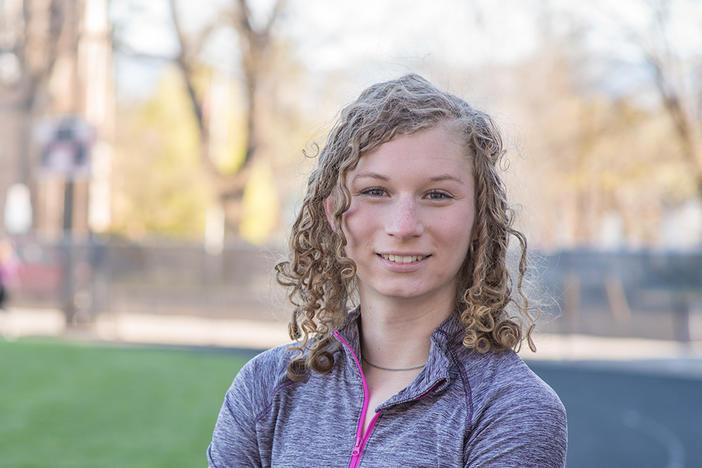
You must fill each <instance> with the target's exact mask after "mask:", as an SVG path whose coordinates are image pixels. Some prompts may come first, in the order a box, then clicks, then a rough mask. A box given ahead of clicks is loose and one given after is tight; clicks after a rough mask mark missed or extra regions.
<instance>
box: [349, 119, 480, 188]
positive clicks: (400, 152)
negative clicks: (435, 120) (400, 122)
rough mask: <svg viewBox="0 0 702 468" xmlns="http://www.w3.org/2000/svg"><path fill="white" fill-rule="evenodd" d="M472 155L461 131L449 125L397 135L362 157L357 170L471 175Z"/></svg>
mask: <svg viewBox="0 0 702 468" xmlns="http://www.w3.org/2000/svg"><path fill="white" fill-rule="evenodd" d="M471 167H472V164H471V158H470V156H469V152H468V151H467V150H466V148H465V146H464V144H463V143H462V142H461V140H460V137H459V134H458V132H457V130H455V129H452V128H451V127H449V126H448V125H446V124H443V125H437V126H435V127H431V128H429V129H425V130H420V131H418V132H415V133H412V134H406V135H405V134H402V135H397V136H395V137H394V138H393V139H392V140H390V141H388V142H386V143H383V144H382V145H380V146H379V147H377V148H375V149H374V150H373V151H371V152H369V153H367V154H365V155H363V156H361V158H360V159H359V161H358V165H357V166H356V169H355V170H354V171H353V173H359V172H364V171H368V170H373V171H383V172H387V173H390V174H393V173H397V172H398V171H408V170H413V169H414V170H415V171H417V172H420V173H422V174H426V175H428V176H429V177H431V176H432V175H433V174H434V173H447V172H448V173H454V175H459V174H470V173H471V172H472V171H471Z"/></svg>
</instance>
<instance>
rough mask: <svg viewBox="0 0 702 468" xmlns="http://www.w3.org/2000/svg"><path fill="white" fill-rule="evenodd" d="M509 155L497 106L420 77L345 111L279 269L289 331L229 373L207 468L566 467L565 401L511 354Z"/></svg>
mask: <svg viewBox="0 0 702 468" xmlns="http://www.w3.org/2000/svg"><path fill="white" fill-rule="evenodd" d="M502 154H503V147H502V142H501V137H500V135H499V133H498V131H497V129H496V127H495V125H494V124H493V122H492V120H491V119H490V117H488V116H487V115H486V114H484V113H482V112H480V111H477V110H475V109H473V108H472V107H471V106H469V105H468V104H467V103H466V102H464V101H463V100H461V99H459V98H457V97H455V96H453V95H451V94H448V93H446V92H443V91H441V90H438V89H437V88H435V87H434V86H433V85H432V84H431V83H429V82H428V81H426V80H425V79H423V78H421V77H419V76H417V75H407V76H404V77H402V78H399V79H397V80H393V81H389V82H384V83H378V84H375V85H373V86H371V87H370V88H368V89H366V90H365V91H364V92H363V93H362V94H361V95H360V97H359V98H358V99H357V100H356V101H355V102H353V103H352V104H350V105H349V106H348V107H346V108H345V109H344V110H343V112H342V114H341V117H340V119H339V122H338V123H337V124H336V125H335V127H334V128H333V129H332V131H331V133H330V136H329V140H328V142H327V144H326V146H325V147H324V148H323V149H322V151H321V154H320V156H319V164H318V167H317V169H316V170H315V171H314V172H313V173H312V175H311V176H310V179H309V184H308V188H307V195H306V197H305V199H304V203H303V206H302V208H301V210H300V213H299V215H298V218H297V221H296V222H295V224H294V226H293V229H292V235H291V239H290V246H291V255H290V259H289V260H288V261H285V262H282V263H280V264H278V265H277V267H276V269H277V272H278V280H279V282H280V283H281V284H283V285H285V286H287V287H289V288H290V300H291V301H292V303H293V304H294V306H295V308H294V312H293V316H292V320H291V322H290V335H291V337H292V338H293V339H294V340H296V342H295V344H293V345H292V346H282V347H279V348H276V349H272V350H269V351H267V352H265V353H263V354H260V355H258V356H257V357H256V358H254V359H252V360H251V361H250V362H249V363H248V364H246V365H245V366H244V367H243V368H242V370H241V371H240V372H239V374H238V375H237V376H236V378H235V380H234V383H233V384H232V386H231V388H230V389H229V391H228V392H227V394H226V396H225V400H224V404H223V405H222V409H221V411H220V414H219V418H218V420H217V424H216V426H215V429H214V434H213V437H212V443H211V444H210V447H209V449H208V452H207V454H208V461H209V466H211V467H232V466H242V467H243V466H247V467H249V466H257V467H269V466H290V467H303V466H305V467H307V466H315V467H346V466H349V467H358V466H367V467H400V466H401V467H418V466H423V467H424V466H446V467H449V466H450V467H456V466H466V467H486V466H500V467H510V466H520V467H524V466H534V467H542V468H543V467H561V466H564V465H565V455H566V445H567V428H566V414H565V410H564V408H563V405H562V404H561V402H560V400H559V398H558V396H557V395H556V394H555V393H554V392H553V390H552V389H551V388H550V387H549V386H548V385H546V384H545V383H544V382H543V381H541V380H540V379H539V378H538V377H537V376H536V375H535V374H533V373H532V372H531V371H530V370H529V368H528V367H527V366H526V365H525V364H524V363H523V362H522V360H521V359H520V358H519V357H518V356H517V354H516V353H515V352H514V349H515V348H518V347H519V345H520V343H521V342H522V341H523V340H527V342H528V344H529V346H530V347H531V348H533V343H532V341H531V337H530V333H531V330H532V328H533V314H532V313H531V311H530V308H529V306H528V303H527V301H526V298H525V297H524V294H523V293H522V288H521V284H522V277H523V275H524V273H525V269H526V260H525V259H526V257H525V254H526V240H525V239H524V236H523V235H522V234H521V233H519V232H518V231H516V230H515V229H513V228H512V227H511V226H512V214H511V211H510V208H509V206H508V204H507V200H506V198H505V190H504V187H503V184H502V182H501V180H500V177H499V174H498V169H497V165H498V161H499V160H500V158H501V156H502ZM510 236H512V237H514V238H515V239H516V240H517V241H518V243H519V247H520V248H521V253H522V255H521V260H520V263H519V268H518V272H517V278H516V281H515V283H514V285H515V287H516V291H512V286H513V281H512V280H513V279H512V278H511V276H510V273H509V271H508V269H507V267H506V265H505V256H506V252H507V244H508V241H509V238H510ZM513 292H515V293H516V295H513Z"/></svg>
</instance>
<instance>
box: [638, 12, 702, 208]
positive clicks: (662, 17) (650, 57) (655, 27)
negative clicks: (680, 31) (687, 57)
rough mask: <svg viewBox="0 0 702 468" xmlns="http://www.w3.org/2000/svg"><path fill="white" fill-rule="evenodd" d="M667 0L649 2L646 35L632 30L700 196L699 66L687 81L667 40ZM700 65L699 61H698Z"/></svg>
mask: <svg viewBox="0 0 702 468" xmlns="http://www.w3.org/2000/svg"><path fill="white" fill-rule="evenodd" d="M670 8H671V2H670V0H656V1H652V2H650V11H651V27H650V31H649V34H648V35H647V37H642V36H638V37H636V36H635V35H633V34H632V36H633V37H634V38H635V39H638V40H637V43H638V44H639V45H640V47H641V49H642V51H643V54H644V57H645V59H646V62H647V63H648V65H649V66H650V67H651V69H652V71H653V81H654V83H655V87H656V90H657V91H658V95H659V97H660V100H661V102H662V104H663V108H664V109H665V111H666V113H667V115H668V117H669V119H670V122H671V124H672V126H673V129H674V130H675V134H676V135H677V137H678V143H679V146H680V153H681V155H682V157H683V159H684V160H685V162H686V164H687V166H688V167H689V169H690V173H691V174H692V176H693V177H694V179H695V185H696V187H697V195H698V197H699V198H700V199H701V200H702V81H700V80H699V72H700V70H699V68H698V69H697V70H696V74H697V79H696V82H694V81H693V82H692V83H689V86H690V87H691V88H692V89H688V84H686V81H687V80H686V78H687V77H686V76H685V75H686V74H695V70H688V71H687V72H686V71H685V66H684V64H683V63H682V62H683V60H682V59H681V57H680V55H679V54H678V53H677V52H676V50H675V48H674V46H673V44H672V43H671V41H670ZM701 65H702V64H701ZM692 68H695V67H692Z"/></svg>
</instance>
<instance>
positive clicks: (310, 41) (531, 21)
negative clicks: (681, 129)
mask: <svg viewBox="0 0 702 468" xmlns="http://www.w3.org/2000/svg"><path fill="white" fill-rule="evenodd" d="M230 3H231V2H230V1H226V0H210V1H209V2H184V1H181V2H180V3H179V6H180V9H181V11H182V18H183V22H184V25H185V27H186V28H187V29H190V30H196V29H197V28H198V27H200V26H201V25H202V24H205V23H207V22H208V21H210V20H211V19H212V18H213V17H216V16H217V15H218V14H220V11H221V6H222V5H224V6H227V5H229V4H230ZM250 3H251V4H252V7H253V8H254V10H253V11H254V13H255V14H256V16H257V17H258V18H260V20H259V21H263V20H264V18H265V17H266V15H267V14H268V12H269V11H270V6H271V5H272V0H257V1H255V2H250ZM654 3H655V2H652V1H646V0H619V1H617V2H608V1H604V0H592V1H590V2H587V3H585V2H579V1H575V0H566V1H553V0H551V1H548V0H501V1H499V2H495V1H490V0H473V1H470V2H469V1H463V0H433V1H432V2H430V3H429V2H407V1H404V0H384V1H382V2H380V1H376V0H356V1H354V2H331V1H326V0H289V1H288V3H287V8H286V10H285V13H284V15H283V16H282V17H281V18H280V22H279V25H278V29H277V34H279V35H281V36H283V37H286V38H288V39H289V40H290V41H291V43H292V44H293V50H294V52H295V54H296V58H297V60H298V61H299V62H300V63H301V64H302V65H303V66H304V67H305V69H306V70H307V71H308V72H309V74H310V75H313V76H314V75H320V76H321V75H328V74H334V73H351V74H354V75H355V76H356V77H355V78H354V79H356V80H358V81H359V82H360V83H359V88H360V87H362V86H364V85H366V84H367V83H370V82H374V81H377V80H379V79H386V78H389V77H391V76H397V75H398V74H400V73H405V72H407V71H410V70H412V69H415V68H420V69H421V68H423V66H426V65H428V64H431V63H448V64H451V65H452V66H456V67H458V68H467V67H477V66H480V65H481V64H509V63H512V62H516V61H519V60H521V59H523V58H524V57H525V56H527V55H529V54H531V53H533V52H534V51H535V50H536V49H537V48H538V47H539V45H540V40H541V35H542V34H543V24H544V18H547V17H548V18H550V25H551V26H550V28H551V29H552V30H553V32H554V33H556V34H560V33H563V32H564V30H569V29H570V30H576V29H577V30H580V31H582V32H583V33H584V34H585V38H586V40H585V43H586V45H587V47H589V48H591V49H592V50H594V51H595V53H596V54H598V55H600V56H601V57H602V58H606V59H607V60H610V62H613V63H616V67H614V68H617V67H618V68H617V73H616V76H613V77H612V78H611V80H610V82H609V83H608V85H609V86H611V87H613V88H614V89H616V88H622V87H627V86H630V84H631V80H629V79H624V80H622V79H621V75H622V74H621V71H622V67H624V68H626V70H625V72H626V73H630V74H631V75H632V79H636V76H635V74H636V73H641V69H640V68H639V69H638V70H637V66H636V64H637V63H638V62H641V49H640V47H638V46H636V45H632V41H631V40H630V39H631V38H632V37H634V36H635V37H636V40H639V39H640V40H642V41H644V42H645V41H646V40H648V39H649V38H650V37H652V36H651V35H650V34H648V32H649V31H650V18H651V16H650V11H651V10H650V5H651V4H654ZM203 5H211V7H209V8H204V7H203ZM671 5H673V6H672V8H671V9H670V24H671V26H672V27H671V28H670V32H669V37H670V40H671V41H672V43H674V44H675V49H676V50H678V51H681V52H682V53H683V54H686V55H697V56H699V55H700V54H702V39H701V36H702V35H700V34H699V31H700V30H702V2H701V1H699V0H676V1H674V2H672V3H671ZM111 17H112V18H113V21H114V22H115V23H116V28H117V36H119V37H121V38H122V41H123V43H125V44H127V45H128V47H129V48H131V49H132V50H136V51H139V52H141V53H143V54H149V55H153V56H163V57H168V56H172V55H173V54H174V53H175V51H176V50H177V43H176V41H175V38H174V36H173V32H172V26H171V23H170V17H169V10H168V2H167V1H166V0H151V1H149V2H140V1H137V0H113V2H112V5H111ZM236 41H237V39H236V36H235V34H233V32H232V31H223V32H220V33H218V34H215V35H214V36H213V37H212V39H211V41H210V42H209V43H208V47H207V49H206V56H207V59H208V61H209V62H210V63H212V64H213V65H215V66H216V67H218V68H220V69H221V70H222V71H224V72H225V73H228V74H231V75H233V76H236V75H237V73H238V67H237V60H238V50H237V44H236ZM650 46H651V47H657V46H658V45H657V44H656V43H651V44H650ZM115 61H116V71H117V85H118V87H119V92H120V93H121V95H122V96H136V97H143V96H146V95H148V94H149V93H150V91H151V87H152V86H153V85H154V84H155V82H156V81H157V79H158V77H159V76H160V73H161V72H162V70H163V64H164V63H165V62H163V61H154V60H144V59H135V58H134V57H129V56H127V55H125V54H123V53H119V51H118V53H116V57H115ZM425 68H426V67H425Z"/></svg>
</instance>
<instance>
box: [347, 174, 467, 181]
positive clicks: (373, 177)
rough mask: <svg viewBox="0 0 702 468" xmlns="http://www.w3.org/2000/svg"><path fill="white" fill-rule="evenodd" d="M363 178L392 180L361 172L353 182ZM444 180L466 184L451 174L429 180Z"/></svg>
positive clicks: (379, 175)
mask: <svg viewBox="0 0 702 468" xmlns="http://www.w3.org/2000/svg"><path fill="white" fill-rule="evenodd" d="M363 178H371V179H379V180H382V181H386V182H387V181H388V180H390V179H389V178H388V177H386V176H384V175H382V174H378V173H377V172H360V173H358V174H356V175H355V176H354V178H353V180H356V179H363ZM444 180H452V181H454V182H458V183H459V184H463V183H465V181H463V180H461V179H459V178H458V177H456V176H453V175H451V174H440V175H437V176H434V177H430V178H429V181H430V182H442V181H444Z"/></svg>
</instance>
